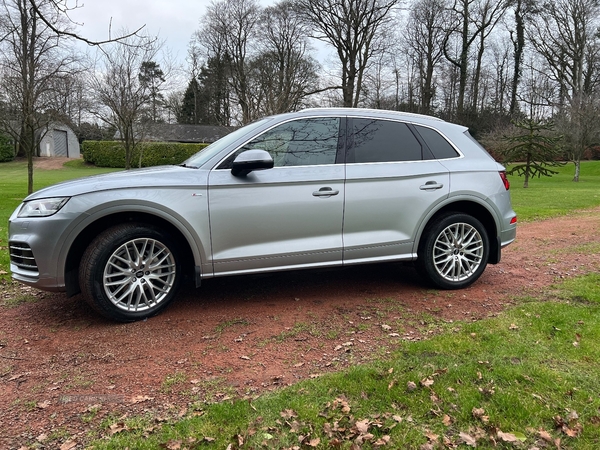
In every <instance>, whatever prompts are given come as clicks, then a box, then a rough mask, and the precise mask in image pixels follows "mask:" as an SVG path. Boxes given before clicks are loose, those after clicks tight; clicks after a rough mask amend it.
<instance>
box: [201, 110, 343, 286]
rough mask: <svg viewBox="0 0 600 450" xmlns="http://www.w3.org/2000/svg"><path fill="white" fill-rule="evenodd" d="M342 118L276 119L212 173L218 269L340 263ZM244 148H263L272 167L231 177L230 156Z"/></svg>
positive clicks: (213, 234) (214, 251) (251, 269)
mask: <svg viewBox="0 0 600 450" xmlns="http://www.w3.org/2000/svg"><path fill="white" fill-rule="evenodd" d="M344 126H345V120H344V119H342V118H340V117H325V118H303V119H295V120H291V121H288V122H285V123H283V124H279V125H277V126H275V127H274V128H271V129H270V130H268V131H266V132H264V133H263V134H261V135H260V136H258V137H256V138H254V139H252V140H251V141H249V142H248V143H246V144H245V145H243V146H242V147H241V148H239V149H238V150H237V151H236V152H235V153H234V154H232V155H231V156H230V157H229V158H227V160H226V161H225V162H223V163H222V164H220V165H219V166H218V167H217V169H215V170H213V171H212V172H211V173H210V177H209V206H210V227H211V240H212V255H213V267H214V273H215V275H221V274H231V273H242V272H257V271H263V270H273V269H278V268H281V269H283V268H300V267H306V266H318V265H333V264H341V262H342V248H343V246H342V219H343V212H344V165H343V158H344V153H343V151H342V150H341V149H342V143H341V140H340V131H342V133H341V134H342V136H345V131H344ZM249 149H263V150H266V151H268V152H269V153H270V154H271V156H272V157H273V160H274V163H275V167H274V168H272V169H268V170H263V171H255V172H251V173H250V174H249V175H247V176H245V177H234V176H233V175H232V174H231V170H230V168H231V163H232V161H233V159H234V158H235V156H236V155H238V154H239V153H241V152H243V151H245V150H249Z"/></svg>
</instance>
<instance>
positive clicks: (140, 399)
mask: <svg viewBox="0 0 600 450" xmlns="http://www.w3.org/2000/svg"><path fill="white" fill-rule="evenodd" d="M150 400H154V397H148V396H147V395H136V396H135V397H131V398H130V399H129V403H131V404H134V405H135V404H137V403H143V402H147V401H150Z"/></svg>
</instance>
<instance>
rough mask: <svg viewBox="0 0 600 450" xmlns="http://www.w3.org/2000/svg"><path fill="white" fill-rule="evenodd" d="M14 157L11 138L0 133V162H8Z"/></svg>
mask: <svg viewBox="0 0 600 450" xmlns="http://www.w3.org/2000/svg"><path fill="white" fill-rule="evenodd" d="M13 159H15V147H14V145H13V142H12V139H11V138H9V137H8V136H6V135H4V134H0V162H8V161H12V160H13Z"/></svg>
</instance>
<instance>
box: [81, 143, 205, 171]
mask: <svg viewBox="0 0 600 450" xmlns="http://www.w3.org/2000/svg"><path fill="white" fill-rule="evenodd" d="M207 145H208V144H181V143H173V142H165V143H161V142H149V143H142V144H140V145H138V146H137V147H136V148H135V149H134V151H133V154H132V156H131V160H132V161H136V162H137V161H139V158H140V152H142V167H152V166H163V165H171V164H181V163H182V162H183V161H185V160H186V159H188V158H189V157H190V156H192V155H193V154H195V153H197V152H199V151H200V150H202V149H203V148H204V147H206V146H207ZM81 154H82V155H83V159H84V161H85V162H87V163H90V164H94V165H95V166H97V167H116V168H124V167H125V147H124V146H123V143H122V142H119V141H85V142H84V143H83V144H82V146H81Z"/></svg>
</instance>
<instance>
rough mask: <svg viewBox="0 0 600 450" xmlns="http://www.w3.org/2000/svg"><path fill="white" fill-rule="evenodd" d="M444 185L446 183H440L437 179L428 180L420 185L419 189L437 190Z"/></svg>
mask: <svg viewBox="0 0 600 450" xmlns="http://www.w3.org/2000/svg"><path fill="white" fill-rule="evenodd" d="M443 187H444V185H443V184H441V183H438V182H437V181H428V182H427V183H425V184H423V185H422V186H419V189H421V190H422V191H436V190H438V189H441V188H443Z"/></svg>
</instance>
